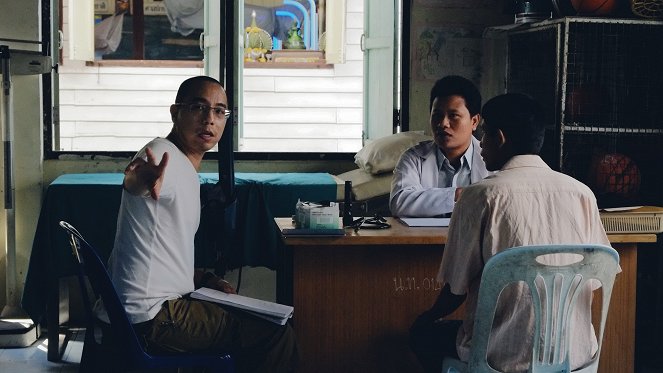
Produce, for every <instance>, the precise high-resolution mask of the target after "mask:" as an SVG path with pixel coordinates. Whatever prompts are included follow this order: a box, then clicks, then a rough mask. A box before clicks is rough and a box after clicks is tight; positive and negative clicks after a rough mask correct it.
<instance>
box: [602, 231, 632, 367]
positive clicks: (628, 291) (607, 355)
mask: <svg viewBox="0 0 663 373" xmlns="http://www.w3.org/2000/svg"><path fill="white" fill-rule="evenodd" d="M613 247H614V248H615V249H616V250H617V252H618V253H619V265H620V266H621V267H622V272H621V273H619V274H617V278H616V279H615V284H614V286H613V288H612V296H611V298H610V308H609V309H608V320H607V322H606V328H605V335H604V336H603V347H602V349H601V357H600V360H599V370H598V371H599V373H612V372H633V370H634V369H635V305H636V301H635V296H636V280H637V271H638V256H637V251H636V249H637V245H636V244H613Z"/></svg>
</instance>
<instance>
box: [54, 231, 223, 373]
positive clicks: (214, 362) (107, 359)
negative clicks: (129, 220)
mask: <svg viewBox="0 0 663 373" xmlns="http://www.w3.org/2000/svg"><path fill="white" fill-rule="evenodd" d="M60 226H61V227H62V228H63V229H64V230H65V231H66V232H67V233H68V234H69V238H70V244H71V247H72V251H73V254H74V257H75V258H76V260H77V262H78V268H79V272H78V282H79V285H80V287H81V296H82V298H83V303H84V307H85V313H86V330H85V342H84V344H83V353H82V357H81V365H80V371H81V372H98V371H102V370H103V369H109V370H110V371H113V372H115V371H126V370H132V371H133V370H142V369H157V368H189V367H205V368H209V369H208V370H206V371H212V372H219V373H221V372H228V373H231V372H234V371H235V369H234V362H233V360H232V358H231V357H230V355H224V354H217V355H210V354H206V355H198V354H174V355H151V354H149V353H147V352H146V351H145V349H144V348H143V346H142V345H141V343H140V342H139V340H138V336H137V335H136V332H135V330H134V328H133V325H132V324H131V323H130V322H129V318H128V317H127V314H126V312H125V310H124V306H123V305H122V303H121V302H120V299H119V297H118V295H117V292H116V291H115V288H114V286H113V283H112V282H111V279H110V276H109V275H108V272H107V271H106V266H105V265H104V264H103V262H102V261H101V258H99V255H98V254H97V252H96V250H95V249H94V248H93V247H92V246H91V245H90V244H89V243H88V242H87V241H85V239H84V238H83V236H82V235H81V234H80V233H79V232H78V231H77V230H76V228H74V227H73V226H71V225H70V224H69V223H67V222H65V221H61V222H60ZM86 276H87V278H88V280H89V282H90V285H91V286H92V290H93V291H94V293H95V295H96V296H97V297H100V298H101V300H102V301H103V303H104V306H105V308H106V312H107V313H108V318H109V321H110V328H109V330H112V333H113V337H114V340H115V341H117V342H118V343H117V344H116V346H114V351H113V354H105V353H104V351H103V350H102V348H101V345H100V344H99V343H98V342H97V341H96V339H95V336H94V334H95V333H94V330H95V326H96V325H97V323H98V321H97V320H96V318H95V315H94V313H93V311H92V306H93V305H92V303H91V302H90V299H89V296H88V292H87V286H86V281H85V277H86Z"/></svg>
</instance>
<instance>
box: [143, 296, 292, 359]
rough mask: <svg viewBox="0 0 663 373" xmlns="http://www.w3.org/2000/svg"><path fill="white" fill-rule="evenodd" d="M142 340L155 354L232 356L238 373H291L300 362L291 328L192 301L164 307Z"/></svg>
mask: <svg viewBox="0 0 663 373" xmlns="http://www.w3.org/2000/svg"><path fill="white" fill-rule="evenodd" d="M144 338H145V341H146V344H147V350H148V351H149V352H150V353H155V354H158V353H164V352H170V353H172V352H211V353H214V352H218V353H224V352H227V353H230V354H231V356H232V357H233V360H234V361H235V364H236V366H237V371H238V372H292V371H294V369H295V364H296V361H297V344H296V340H295V334H294V332H293V330H292V328H291V327H290V325H287V324H286V325H285V326H281V325H277V324H275V323H272V322H269V321H266V320H263V319H261V318H258V317H255V316H253V315H250V314H247V313H245V312H242V311H238V310H234V309H231V308H223V307H221V306H220V305H218V304H216V303H211V302H205V301H200V300H196V299H190V298H188V297H185V298H181V299H174V300H169V301H167V302H165V303H164V304H163V306H162V308H161V311H159V313H158V314H157V315H156V317H155V318H154V319H153V320H152V323H151V325H149V326H148V327H147V328H145V329H144Z"/></svg>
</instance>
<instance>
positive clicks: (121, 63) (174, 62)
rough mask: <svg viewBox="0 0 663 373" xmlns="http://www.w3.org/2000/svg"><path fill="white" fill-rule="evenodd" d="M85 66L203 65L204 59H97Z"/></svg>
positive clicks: (199, 66)
mask: <svg viewBox="0 0 663 373" xmlns="http://www.w3.org/2000/svg"><path fill="white" fill-rule="evenodd" d="M85 66H111V67H197V68H201V67H203V61H177V60H95V61H86V62H85Z"/></svg>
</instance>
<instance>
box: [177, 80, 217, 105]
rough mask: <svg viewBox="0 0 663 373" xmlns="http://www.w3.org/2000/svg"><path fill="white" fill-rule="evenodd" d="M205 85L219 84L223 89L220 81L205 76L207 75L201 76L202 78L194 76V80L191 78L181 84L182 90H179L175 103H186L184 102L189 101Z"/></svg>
mask: <svg viewBox="0 0 663 373" xmlns="http://www.w3.org/2000/svg"><path fill="white" fill-rule="evenodd" d="M203 83H212V84H218V85H219V86H220V87H221V88H223V85H222V84H221V82H219V81H218V80H216V79H214V78H212V77H209V76H205V75H200V76H194V77H192V78H189V79H187V80H185V81H183V82H182V84H180V88H179V89H178V90H177V95H176V96H175V103H184V101H183V100H186V99H188V98H189V97H191V95H192V94H193V92H194V91H195V90H196V89H198V88H199V87H200V86H202V85H203Z"/></svg>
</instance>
